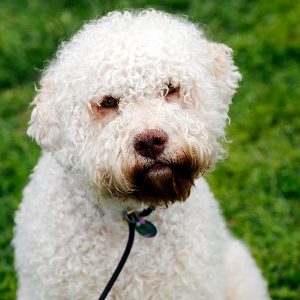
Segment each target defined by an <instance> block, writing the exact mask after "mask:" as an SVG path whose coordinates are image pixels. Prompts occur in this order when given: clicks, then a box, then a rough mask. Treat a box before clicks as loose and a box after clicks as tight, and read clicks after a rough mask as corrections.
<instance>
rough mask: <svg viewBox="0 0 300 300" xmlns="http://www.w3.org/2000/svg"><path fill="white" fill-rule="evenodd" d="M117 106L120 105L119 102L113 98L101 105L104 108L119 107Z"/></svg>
mask: <svg viewBox="0 0 300 300" xmlns="http://www.w3.org/2000/svg"><path fill="white" fill-rule="evenodd" d="M117 104H118V100H116V99H115V98H113V97H107V98H105V99H104V101H103V102H102V103H101V105H102V106H104V107H113V106H117Z"/></svg>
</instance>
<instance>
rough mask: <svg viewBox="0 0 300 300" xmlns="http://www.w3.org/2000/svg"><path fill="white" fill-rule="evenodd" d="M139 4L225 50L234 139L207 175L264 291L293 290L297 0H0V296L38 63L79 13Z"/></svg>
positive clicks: (30, 163)
mask: <svg viewBox="0 0 300 300" xmlns="http://www.w3.org/2000/svg"><path fill="white" fill-rule="evenodd" d="M144 7H153V8H156V9H161V10H165V11H167V12H170V13H180V14H186V15H188V16H189V18H190V20H191V21H193V22H197V23H198V22H200V23H201V24H203V26H204V28H205V31H206V35H207V36H208V37H209V38H210V39H212V40H214V41H217V42H221V43H225V44H227V45H229V46H230V47H231V48H233V49H234V59H235V61H236V64H237V66H239V68H240V71H241V73H242V74H243V81H242V82H241V87H240V89H239V91H238V94H237V95H236V96H235V97H234V104H233V105H232V107H231V111H230V117H231V125H230V126H229V127H228V129H227V130H228V137H229V139H232V140H233V142H232V143H231V144H228V147H229V157H228V159H227V160H226V161H224V162H221V163H220V164H219V165H218V166H217V168H216V170H215V171H214V172H213V173H212V174H210V175H209V177H208V181H209V183H210V185H211V187H212V190H213V192H214V193H215V195H216V197H217V198H218V199H219V200H220V204H221V207H222V210H223V213H224V216H225V217H226V219H227V221H228V224H229V227H230V228H231V230H232V231H233V233H234V235H236V236H237V237H238V238H240V239H242V240H243V241H244V242H245V243H247V244H248V245H249V247H250V248H251V251H252V253H253V255H254V257H255V259H256V260H257V262H258V264H259V266H260V268H261V269H262V270H263V274H264V276H265V278H266V279H267V281H268V283H269V289H270V293H271V296H272V298H273V299H274V300H275V299H278V300H279V299H294V300H296V299H297V300H298V299H300V230H299V225H300V201H299V198H300V197H299V196H300V189H299V187H300V179H299V177H300V168H299V166H300V151H299V149H300V135H299V132H300V118H299V114H300V105H299V96H300V84H299V79H300V76H299V72H300V69H299V66H300V59H299V58H300V22H299V20H300V2H297V1H290V2H287V1H286V0H273V1H269V0H251V1H250V0H248V1H247V0H227V1H221V0H202V1H196V0H191V1H183V0H160V1H159V0H148V1H145V0H135V1H133V0H119V1H114V0H113V1H109V2H104V1H99V0H77V1H75V0H74V1H73V0H52V1H42V0H30V1H26V0H13V1H11V0H1V3H0V89H1V92H0V157H1V159H0V197H1V199H0V246H1V248H0V299H3V300H12V299H14V298H15V291H16V289H17V281H16V275H15V271H14V268H13V248H12V246H11V245H10V241H11V239H12V228H13V224H14V221H13V218H14V211H15V210H16V209H17V208H18V204H19V202H20V200H21V197H22V196H21V194H22V189H23V187H24V186H25V185H26V183H27V182H28V180H29V177H28V175H29V174H30V172H31V170H32V168H33V167H34V165H35V164H36V162H37V159H38V156H39V154H40V149H39V147H38V146H37V145H36V144H35V143H34V142H33V141H32V140H31V139H30V138H28V137H27V136H26V130H27V125H26V123H27V122H28V121H29V118H30V110H29V103H30V102H31V101H32V99H33V96H34V94H35V90H34V84H37V83H38V81H39V77H40V72H39V71H38V69H43V68H44V67H45V63H44V62H45V61H46V60H49V59H51V58H52V57H53V55H54V53H55V51H56V49H57V46H58V45H59V43H60V41H61V39H62V38H65V37H66V36H70V35H72V34H74V33H75V32H76V31H77V30H78V29H79V28H80V27H81V26H82V25H83V22H84V20H88V19H91V18H96V17H100V16H102V15H103V14H105V13H107V12H109V11H111V10H114V9H124V8H144ZM204 24H205V25H204ZM297 99H298V100H297ZM297 101H298V102H297Z"/></svg>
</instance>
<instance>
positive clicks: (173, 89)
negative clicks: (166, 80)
mask: <svg viewBox="0 0 300 300" xmlns="http://www.w3.org/2000/svg"><path fill="white" fill-rule="evenodd" d="M175 91H176V88H174V86H173V85H171V84H168V90H167V94H168V95H169V94H172V93H174V92H175Z"/></svg>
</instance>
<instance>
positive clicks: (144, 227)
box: [99, 206, 156, 300]
mask: <svg viewBox="0 0 300 300" xmlns="http://www.w3.org/2000/svg"><path fill="white" fill-rule="evenodd" d="M154 209H155V207H154V206H150V207H148V208H147V209H145V210H143V211H142V212H140V213H138V212H136V211H134V210H131V211H128V212H124V214H123V220H124V221H125V222H126V223H127V224H128V227H129V237H128V241H127V245H126V248H125V251H124V253H123V256H122V258H121V260H120V262H119V264H118V266H117V268H116V270H115V272H114V273H113V275H112V277H111V278H110V280H109V282H108V284H107V285H106V287H105V289H104V291H103V292H102V294H101V296H100V298H99V300H104V299H105V298H106V296H107V294H108V293H109V291H110V289H111V288H112V286H113V285H114V283H115V281H116V280H117V278H118V276H119V274H120V272H121V271H122V268H123V267H124V265H125V262H126V260H127V258H128V255H129V253H130V250H131V247H132V244H133V241H134V233H135V230H137V231H138V233H140V234H141V235H143V236H145V237H153V236H155V235H156V228H155V226H154V225H153V224H152V223H151V222H149V221H146V220H143V219H139V217H146V216H148V215H150V214H151V212H152V211H153V210H154Z"/></svg>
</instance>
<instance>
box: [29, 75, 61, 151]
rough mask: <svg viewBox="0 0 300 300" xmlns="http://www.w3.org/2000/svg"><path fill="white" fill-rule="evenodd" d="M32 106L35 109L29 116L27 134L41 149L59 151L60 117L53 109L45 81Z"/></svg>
mask: <svg viewBox="0 0 300 300" xmlns="http://www.w3.org/2000/svg"><path fill="white" fill-rule="evenodd" d="M32 105H35V108H34V109H33V111H32V114H31V120H30V122H29V125H30V126H29V128H28V131H27V134H28V135H29V136H31V137H33V138H34V139H35V140H36V142H37V143H38V144H39V145H40V146H41V147H42V148H43V149H46V150H51V151H55V150H58V149H60V148H61V143H62V139H63V128H62V124H61V115H60V114H59V112H58V111H57V108H56V107H55V101H54V95H53V93H52V92H51V89H50V86H49V82H47V80H44V81H43V87H42V89H41V91H40V93H39V94H38V95H37V96H36V97H35V98H34V101H33V102H32Z"/></svg>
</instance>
